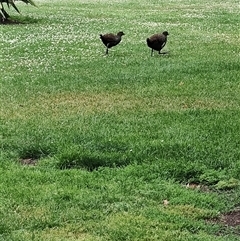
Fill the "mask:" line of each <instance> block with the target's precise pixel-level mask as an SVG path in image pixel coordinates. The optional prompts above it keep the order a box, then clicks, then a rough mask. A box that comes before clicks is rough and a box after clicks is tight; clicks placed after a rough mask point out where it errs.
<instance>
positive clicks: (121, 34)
mask: <svg viewBox="0 0 240 241" xmlns="http://www.w3.org/2000/svg"><path fill="white" fill-rule="evenodd" d="M117 35H118V36H123V35H125V34H124V32H122V31H121V32H118V33H117Z"/></svg>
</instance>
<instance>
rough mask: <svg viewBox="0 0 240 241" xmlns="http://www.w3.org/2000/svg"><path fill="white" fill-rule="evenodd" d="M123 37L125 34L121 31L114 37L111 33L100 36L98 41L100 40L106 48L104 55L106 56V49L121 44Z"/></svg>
mask: <svg viewBox="0 0 240 241" xmlns="http://www.w3.org/2000/svg"><path fill="white" fill-rule="evenodd" d="M123 35H125V34H124V33H123V32H122V31H121V32H118V33H117V34H116V35H115V34H113V33H107V34H104V35H102V34H100V39H101V40H102V42H103V44H104V45H105V46H106V47H107V49H106V54H108V49H110V48H112V47H113V46H116V45H118V44H119V43H120V42H121V40H122V36H123Z"/></svg>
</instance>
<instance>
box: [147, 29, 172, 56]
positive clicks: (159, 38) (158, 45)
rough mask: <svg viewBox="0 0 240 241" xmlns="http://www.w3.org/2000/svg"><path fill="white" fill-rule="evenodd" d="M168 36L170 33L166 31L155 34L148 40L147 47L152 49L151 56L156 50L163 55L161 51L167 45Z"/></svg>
mask: <svg viewBox="0 0 240 241" xmlns="http://www.w3.org/2000/svg"><path fill="white" fill-rule="evenodd" d="M168 35H169V33H168V32H167V31H164V32H163V33H161V34H154V35H152V36H151V37H150V38H147V45H148V47H149V48H151V49H152V52H151V56H152V55H153V50H156V51H158V53H159V54H162V53H161V52H160V51H161V49H162V48H163V47H164V46H165V45H166V43H167V36H168Z"/></svg>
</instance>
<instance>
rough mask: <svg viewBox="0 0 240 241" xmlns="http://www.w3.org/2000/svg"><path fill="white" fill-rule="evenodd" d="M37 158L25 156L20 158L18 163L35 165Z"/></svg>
mask: <svg viewBox="0 0 240 241" xmlns="http://www.w3.org/2000/svg"><path fill="white" fill-rule="evenodd" d="M37 162H38V160H37V159H33V158H26V159H21V160H20V163H21V164H22V165H28V166H36V165H37Z"/></svg>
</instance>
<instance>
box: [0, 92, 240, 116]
mask: <svg viewBox="0 0 240 241" xmlns="http://www.w3.org/2000/svg"><path fill="white" fill-rule="evenodd" d="M4 106H7V108H4V109H3V108H1V110H0V113H1V116H2V118H5V119H8V120H10V119H31V118H38V117H43V116H44V117H46V118H47V119H51V118H58V117H61V116H71V115H76V114H77V115H92V114H97V113H98V114H101V113H123V112H125V111H137V112H146V113H147V112H149V113H154V112H159V111H160V112H161V111H184V110H188V109H202V110H211V109H229V108H233V109H235V108H237V107H238V105H237V103H234V102H231V101H228V100H226V101H223V100H217V99H214V98H213V99H212V98H210V97H209V98H206V97H202V98H195V99H194V98H186V97H178V96H177V97H175V96H169V97H168V96H161V97H152V98H148V97H139V96H134V95H130V94H126V93H113V92H111V93H108V92H102V93H74V92H63V93H57V94H50V95H49V94H41V95H39V96H31V97H29V99H28V100H26V101H25V102H17V103H16V102H11V103H5V104H4Z"/></svg>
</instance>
